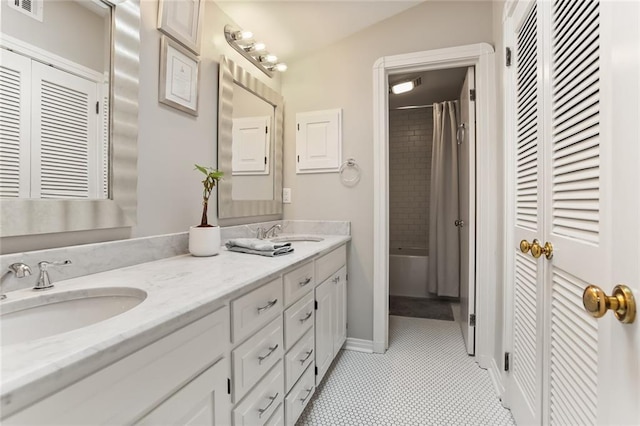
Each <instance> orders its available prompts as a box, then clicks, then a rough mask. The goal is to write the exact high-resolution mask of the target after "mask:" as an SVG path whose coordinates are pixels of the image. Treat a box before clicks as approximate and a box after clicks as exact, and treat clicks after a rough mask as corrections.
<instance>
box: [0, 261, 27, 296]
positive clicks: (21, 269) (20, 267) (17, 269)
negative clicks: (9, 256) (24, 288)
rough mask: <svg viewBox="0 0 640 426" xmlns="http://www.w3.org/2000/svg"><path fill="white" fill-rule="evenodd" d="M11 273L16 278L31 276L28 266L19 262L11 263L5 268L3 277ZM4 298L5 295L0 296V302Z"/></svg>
mask: <svg viewBox="0 0 640 426" xmlns="http://www.w3.org/2000/svg"><path fill="white" fill-rule="evenodd" d="M11 273H13V274H14V275H15V276H16V278H24V277H28V276H29V275H31V268H29V265H27V264H26V263H21V262H18V263H12V264H11V265H9V267H8V268H7V271H6V272H5V275H6V274H11ZM6 298H7V296H6V295H5V294H0V300H4V299H6Z"/></svg>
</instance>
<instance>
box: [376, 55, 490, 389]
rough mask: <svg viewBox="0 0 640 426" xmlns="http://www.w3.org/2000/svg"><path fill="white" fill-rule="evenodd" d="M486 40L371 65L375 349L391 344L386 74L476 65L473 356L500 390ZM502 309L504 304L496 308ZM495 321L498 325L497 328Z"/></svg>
mask: <svg viewBox="0 0 640 426" xmlns="http://www.w3.org/2000/svg"><path fill="white" fill-rule="evenodd" d="M494 56H495V54H494V49H493V47H492V46H491V45H489V44H488V43H478V44H471V45H465V46H458V47H451V48H445V49H436V50H428V51H423V52H415V53H408V54H402V55H393V56H385V57H382V58H379V59H378V60H377V61H376V62H375V63H374V65H373V84H374V87H373V153H374V154H373V155H374V159H373V163H374V181H373V184H374V200H373V210H374V218H373V227H374V229H373V237H374V241H375V244H374V249H373V252H374V253H373V351H374V352H376V353H384V352H385V350H386V349H387V348H388V347H389V133H388V118H389V117H388V96H389V94H388V93H389V85H388V77H389V76H390V75H394V74H399V73H407V72H416V71H429V70H438V69H444V68H457V67H469V66H473V67H475V69H476V95H477V96H476V122H477V123H478V125H477V126H476V163H477V167H476V188H477V189H476V240H477V241H481V242H482V243H481V247H482V249H481V250H476V361H477V362H478V364H479V365H480V367H482V368H488V369H490V371H491V377H492V380H493V382H494V385H495V386H496V388H497V389H499V390H501V389H502V385H501V380H500V373H499V370H498V368H497V364H496V361H495V357H494V354H493V351H494V347H495V338H494V336H495V335H496V333H497V334H499V335H502V324H501V323H500V324H496V306H495V301H496V296H497V293H498V291H500V293H501V288H502V286H501V285H498V282H497V280H498V272H499V271H501V270H502V252H501V250H500V247H499V243H501V242H502V240H501V239H499V238H498V231H499V229H500V228H499V227H498V223H499V222H498V217H499V216H501V214H502V210H501V209H500V208H499V203H501V202H502V188H501V187H500V186H499V185H498V182H499V181H498V173H499V167H498V165H499V164H500V162H499V152H500V151H499V144H498V141H497V138H496V103H495V58H494ZM497 308H498V309H500V310H502V306H499V307H497ZM496 325H499V327H500V329H499V330H496Z"/></svg>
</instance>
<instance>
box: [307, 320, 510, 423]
mask: <svg viewBox="0 0 640 426" xmlns="http://www.w3.org/2000/svg"><path fill="white" fill-rule="evenodd" d="M389 342H390V345H389V350H388V351H387V353H385V354H384V355H380V354H366V353H361V352H354V351H347V350H342V351H340V354H338V356H337V357H336V360H335V361H334V363H333V365H332V367H331V368H330V370H329V371H328V372H327V375H326V376H325V379H324V381H323V383H322V384H321V385H320V387H318V389H317V390H316V393H315V395H314V397H313V399H312V400H311V401H310V402H309V405H308V406H307V408H306V409H305V411H304V412H303V413H302V415H301V416H300V419H299V420H298V423H297V426H307V425H309V426H356V425H363V426H364V425H366V426H374V425H394V426H404V425H407V426H409V425H411V426H413V425H492V426H493V425H515V423H514V420H513V417H512V416H511V412H510V411H509V410H507V409H505V408H504V407H502V405H501V404H500V400H499V399H498V396H497V395H496V392H495V390H494V388H493V385H492V383H491V379H490V377H489V373H488V372H487V371H486V370H483V369H481V368H480V367H478V364H476V363H475V361H474V359H473V357H470V356H468V355H467V353H466V350H465V347H464V343H463V340H462V333H461V332H460V326H459V325H458V323H457V322H452V321H439V320H431V319H423V318H407V317H398V316H390V317H389Z"/></svg>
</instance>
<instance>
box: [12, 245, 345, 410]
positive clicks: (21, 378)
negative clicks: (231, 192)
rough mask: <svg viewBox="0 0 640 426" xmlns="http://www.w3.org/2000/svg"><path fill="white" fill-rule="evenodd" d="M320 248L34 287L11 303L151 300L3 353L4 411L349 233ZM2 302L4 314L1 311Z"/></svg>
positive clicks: (187, 262)
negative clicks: (102, 295)
mask: <svg viewBox="0 0 640 426" xmlns="http://www.w3.org/2000/svg"><path fill="white" fill-rule="evenodd" d="M319 236H320V237H322V238H324V240H323V241H320V242H293V243H292V245H293V247H294V249H295V251H294V252H293V253H291V254H289V255H286V256H282V257H275V258H271V257H263V256H256V255H249V254H243V253H234V252H230V251H227V250H226V249H225V248H221V250H220V254H219V255H217V256H213V257H193V256H190V255H183V256H176V257H170V258H166V259H162V260H157V261H154V262H148V263H142V264H139V265H134V266H129V267H126V268H122V269H116V270H112V271H107V272H101V273H97V274H92V275H86V276H82V277H77V278H73V279H68V280H64V281H59V282H56V283H55V287H54V288H53V289H51V290H48V291H47V292H46V293H44V292H41V293H36V292H34V291H32V290H31V289H25V290H17V291H14V292H11V293H9V294H8V298H7V300H6V301H3V303H6V302H10V301H11V300H17V299H24V298H28V297H37V296H41V295H44V294H55V293H58V292H65V291H69V290H76V289H88V288H99V287H112V288H113V287H134V288H138V289H141V290H144V291H145V292H146V293H147V298H146V299H145V300H144V301H143V302H142V303H141V304H140V305H138V306H136V307H134V308H133V309H131V310H129V311H127V312H124V313H122V314H120V315H118V316H115V317H113V318H110V319H107V320H104V321H102V322H99V323H95V324H92V325H89V326H87V327H83V328H80V329H77V330H73V331H69V332H66V333H62V334H58V335H54V336H50V337H46V338H42V339H37V340H33V341H30V342H25V343H19V344H14V345H7V346H4V347H2V362H1V370H0V371H1V374H2V388H1V390H0V396H1V408H2V410H3V412H4V413H5V414H8V412H16V411H18V410H19V409H21V408H24V407H26V406H27V405H29V404H31V403H33V402H35V401H37V400H39V399H41V398H43V397H44V396H46V395H48V394H51V393H53V392H55V391H57V390H58V389H60V388H62V387H64V386H67V385H68V384H71V383H73V382H75V381H77V380H79V379H81V378H83V377H85V376H87V375H89V374H91V373H93V372H95V371H97V370H99V369H101V368H103V367H105V366H107V365H109V364H111V363H113V362H115V361H117V360H118V359H121V358H123V357H125V356H127V355H129V354H131V353H133V352H135V351H137V350H139V349H141V348H143V347H145V346H147V345H148V344H150V343H151V342H153V341H155V340H157V339H159V338H161V337H163V336H165V335H167V334H169V333H171V332H173V331H175V330H177V329H179V328H181V327H183V326H185V325H187V324H188V323H190V322H192V321H195V320H196V319H198V318H200V317H202V316H204V315H206V314H207V313H210V312H213V311H214V310H215V309H217V308H219V307H222V306H224V305H225V304H227V303H228V302H229V300H231V299H233V298H234V297H235V296H238V295H240V294H241V293H244V292H247V291H249V290H251V289H253V288H254V287H257V286H259V285H260V284H262V283H264V282H267V281H268V280H270V279H272V278H275V277H277V276H278V275H279V274H280V273H281V272H282V271H283V270H286V269H290V268H293V267H295V266H297V265H299V264H301V263H304V262H305V261H308V260H310V259H312V258H314V257H316V256H318V255H322V254H325V253H327V252H329V251H331V250H333V249H334V248H336V247H338V246H340V245H342V244H345V243H346V242H348V241H349V240H350V239H351V237H350V236H348V235H319ZM1 306H2V305H1V304H0V308H1Z"/></svg>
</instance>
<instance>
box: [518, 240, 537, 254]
mask: <svg viewBox="0 0 640 426" xmlns="http://www.w3.org/2000/svg"><path fill="white" fill-rule="evenodd" d="M534 244H538V240H533V242H532V243H530V242H529V241H527V240H522V241H520V251H521V252H523V253H524V254H527V253H529V250H531V247H532V246H533V245H534Z"/></svg>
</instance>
